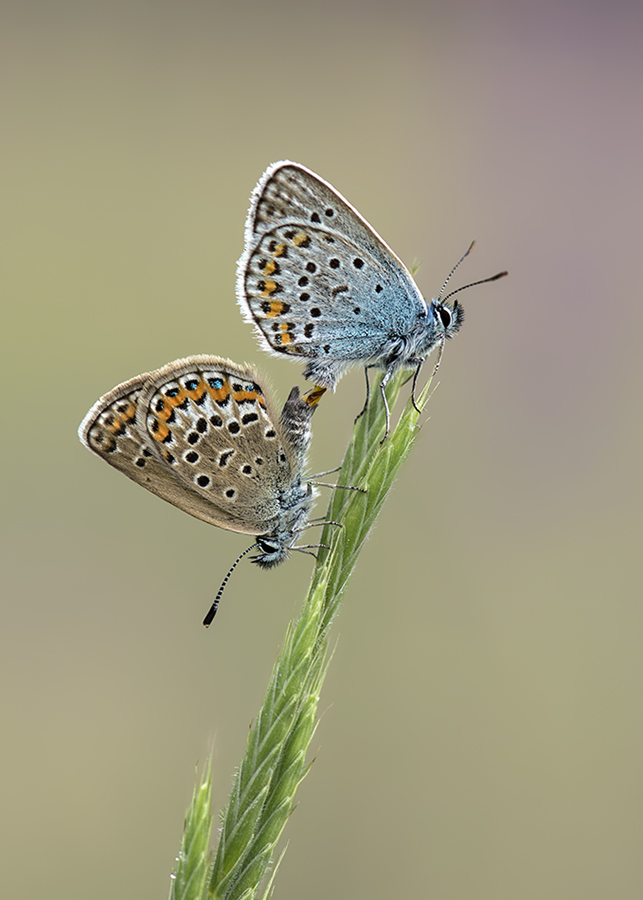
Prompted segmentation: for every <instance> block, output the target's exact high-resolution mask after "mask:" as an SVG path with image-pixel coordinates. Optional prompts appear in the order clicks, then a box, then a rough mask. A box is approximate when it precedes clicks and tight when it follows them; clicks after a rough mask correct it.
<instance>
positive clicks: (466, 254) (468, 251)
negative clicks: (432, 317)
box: [435, 241, 475, 304]
mask: <svg viewBox="0 0 643 900" xmlns="http://www.w3.org/2000/svg"><path fill="white" fill-rule="evenodd" d="M474 244H475V241H471V243H470V244H469V249H468V250H467V252H466V253H463V255H462V256H461V257H460V259H459V260H458V261H457V263H456V264H455V266H454V267H453V268H452V269H451V271H450V272H449V274H448V275H447V277H446V280H445V282H444V284H443V285H442V287H441V288H440V293H439V294H438V296H437V297H436V298H435V302H436V304H437V303H440V297H441V296H442V291H443V290H444V289H445V287H446V286H447V284H448V283H449V282H450V281H451V277H452V276H453V273H454V272H455V270H456V269H457V268H458V266H459V265H460V263H461V262H462V261H463V260H465V259H466V258H467V256H468V255H469V254H470V253H471V251H472V250H473V246H474ZM449 296H451V294H449ZM444 299H445V300H446V297H445V298H444ZM442 303H444V300H442Z"/></svg>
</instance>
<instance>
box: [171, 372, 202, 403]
mask: <svg viewBox="0 0 643 900" xmlns="http://www.w3.org/2000/svg"><path fill="white" fill-rule="evenodd" d="M206 391H207V387H206V385H205V381H203V379H202V378H200V379H199V383H198V384H197V386H196V387H195V388H193V389H192V390H190V389H189V388H185V392H183V391H181V393H184V395H186V396H188V397H190V398H191V399H192V400H195V401H196V400H200V399H201V397H203V395H204V394H205V393H206ZM176 399H177V400H178V397H177V398H176ZM175 406H178V404H177V403H175Z"/></svg>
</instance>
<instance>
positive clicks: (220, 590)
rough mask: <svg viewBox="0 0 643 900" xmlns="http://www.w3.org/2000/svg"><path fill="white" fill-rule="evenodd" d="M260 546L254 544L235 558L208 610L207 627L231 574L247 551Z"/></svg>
mask: <svg viewBox="0 0 643 900" xmlns="http://www.w3.org/2000/svg"><path fill="white" fill-rule="evenodd" d="M258 546H259V544H253V545H252V546H251V547H248V549H247V550H244V551H243V553H242V554H241V555H240V556H239V557H238V558H237V559H235V561H234V562H233V564H232V565H231V566H230V571H229V572H228V574H227V575H226V577H225V578H224V579H223V581H222V582H221V587H220V588H219V590H218V593H217V595H216V597H215V598H214V603H213V604H212V606H211V607H210V609H209V610H208V614H207V616H206V617H205V619H204V620H203V624H204V625H205V627H206V628H209V627H210V625H211V624H212V620H213V619H214V617H215V616H216V614H217V610H218V608H219V600H220V599H221V595H222V594H223V592H224V591H225V586H226V584H227V583H228V580H229V578H230V576H231V575H232V573H233V572H234V570H235V569H236V568H237V566H238V565H239V563H240V562H241V560H242V559H243V557H244V556H245V555H246V553H250V551H251V550H256V549H257V547H258Z"/></svg>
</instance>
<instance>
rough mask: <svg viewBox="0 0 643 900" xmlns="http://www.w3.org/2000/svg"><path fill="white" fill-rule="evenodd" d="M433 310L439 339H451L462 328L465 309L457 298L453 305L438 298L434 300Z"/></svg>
mask: <svg viewBox="0 0 643 900" xmlns="http://www.w3.org/2000/svg"><path fill="white" fill-rule="evenodd" d="M431 311H432V312H433V320H434V323H435V329H436V337H437V338H438V340H449V338H452V337H453V335H454V334H457V332H458V331H459V330H460V327H461V325H462V323H463V322H464V309H463V308H462V306H460V304H459V303H458V301H457V300H456V301H455V302H454V304H453V306H449V305H447V304H446V303H444V302H440V301H437V300H434V301H432V303H431Z"/></svg>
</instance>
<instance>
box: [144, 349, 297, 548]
mask: <svg viewBox="0 0 643 900" xmlns="http://www.w3.org/2000/svg"><path fill="white" fill-rule="evenodd" d="M136 424H137V429H138V431H140V432H142V433H143V434H145V435H146V438H147V440H148V441H149V443H150V444H151V445H152V452H153V453H154V457H155V459H156V460H158V462H159V463H160V464H161V465H164V466H165V467H166V468H167V469H169V470H170V471H171V472H172V474H173V475H174V476H175V477H176V479H177V480H178V481H179V483H180V484H181V485H182V486H184V488H185V490H186V492H189V497H190V500H191V498H192V497H193V496H197V497H198V498H199V500H200V502H202V503H207V504H208V509H209V510H210V521H212V522H213V524H216V525H220V526H222V527H223V528H228V529H230V530H232V531H238V532H243V533H245V534H264V533H266V532H271V531H273V530H274V529H275V528H276V527H277V526H278V524H279V522H280V521H281V519H282V510H281V496H282V494H283V493H284V492H285V491H287V490H288V489H289V488H290V487H291V486H292V484H293V483H294V482H295V481H297V480H298V478H299V475H300V474H301V459H300V457H299V456H298V454H297V453H295V452H294V451H293V448H292V447H291V444H290V442H289V441H288V440H287V438H286V436H285V435H284V434H283V430H282V428H281V427H280V423H279V419H278V417H276V416H275V414H274V412H273V410H272V405H271V403H270V400H269V398H268V397H267V395H266V392H265V390H264V389H263V388H262V387H261V386H260V384H259V383H258V378H257V373H256V371H255V369H253V368H252V367H250V366H239V365H237V364H236V363H233V362H231V361H230V360H226V359H222V358H221V357H216V356H194V357H189V358H187V359H179V360H175V361H174V362H172V363H168V365H166V366H164V367H163V368H162V369H159V370H158V371H157V372H155V373H153V374H152V377H150V378H149V380H148V383H147V385H146V387H145V390H144V391H143V393H142V395H141V397H140V400H139V403H138V410H137V416H136ZM187 496H188V494H186V497H187ZM182 508H184V509H185V511H186V512H190V513H192V514H193V515H194V514H195V513H194V512H193V510H192V507H191V506H184V507H182Z"/></svg>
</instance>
